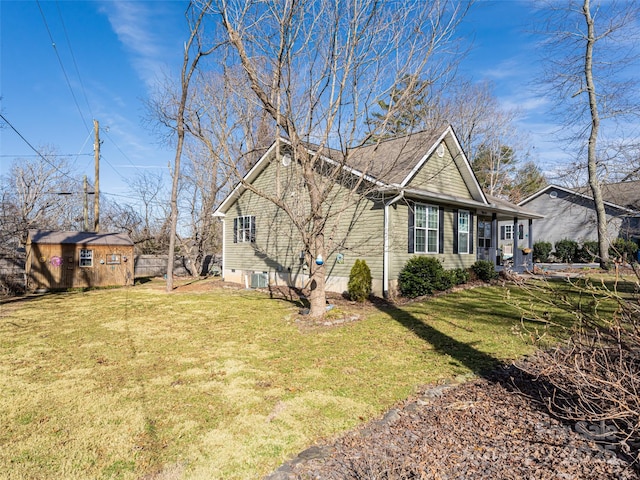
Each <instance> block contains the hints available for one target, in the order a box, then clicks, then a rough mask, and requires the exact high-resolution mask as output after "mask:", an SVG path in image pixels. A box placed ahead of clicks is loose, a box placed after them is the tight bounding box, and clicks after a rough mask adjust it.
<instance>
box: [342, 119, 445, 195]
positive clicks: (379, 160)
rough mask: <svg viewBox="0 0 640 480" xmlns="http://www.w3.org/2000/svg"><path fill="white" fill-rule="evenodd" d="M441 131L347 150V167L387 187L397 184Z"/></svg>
mask: <svg viewBox="0 0 640 480" xmlns="http://www.w3.org/2000/svg"><path fill="white" fill-rule="evenodd" d="M444 131H445V129H441V130H438V131H431V132H426V131H425V132H418V133H413V134H409V135H405V136H402V137H397V138H393V139H391V140H384V141H381V142H378V143H375V144H372V145H364V146H362V147H358V148H354V149H353V150H349V153H348V160H347V164H348V165H349V167H351V168H353V169H355V170H357V171H359V172H363V173H365V174H367V175H369V176H371V177H373V178H375V179H376V180H379V181H381V182H384V183H386V184H388V185H393V184H400V183H402V181H403V180H404V179H405V178H406V177H407V175H409V173H410V172H411V170H412V169H413V168H414V167H415V166H416V164H417V163H418V162H419V161H420V160H421V159H422V158H423V157H424V156H425V155H426V154H427V152H428V151H429V149H430V148H432V147H433V146H434V144H435V142H436V141H437V140H438V138H440V136H441V135H442V134H443V132H444Z"/></svg>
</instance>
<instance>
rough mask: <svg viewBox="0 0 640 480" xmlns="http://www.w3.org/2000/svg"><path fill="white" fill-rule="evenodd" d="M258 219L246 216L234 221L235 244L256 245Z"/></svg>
mask: <svg viewBox="0 0 640 480" xmlns="http://www.w3.org/2000/svg"><path fill="white" fill-rule="evenodd" d="M255 241H256V217H254V216H250V215H245V216H242V217H236V218H234V219H233V243H245V242H250V243H255Z"/></svg>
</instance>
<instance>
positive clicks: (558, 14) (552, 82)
mask: <svg viewBox="0 0 640 480" xmlns="http://www.w3.org/2000/svg"><path fill="white" fill-rule="evenodd" d="M543 13H544V15H545V24H544V32H545V33H546V34H548V35H549V41H548V42H547V44H546V46H547V49H546V50H545V51H546V53H547V56H546V58H545V62H544V65H546V72H545V81H546V82H547V84H548V85H549V86H550V87H551V89H552V91H553V92H554V93H556V94H557V96H558V100H559V101H558V105H557V106H558V112H559V113H560V117H561V118H562V119H563V121H564V124H565V127H566V128H567V129H569V130H570V132H571V135H572V136H571V138H570V140H571V141H572V145H574V146H576V147H577V148H576V152H577V155H576V156H577V157H578V158H583V157H582V155H583V154H584V153H585V151H586V159H587V162H586V165H587V172H588V181H589V187H590V189H591V193H592V196H593V199H594V204H595V209H596V217H597V224H598V244H599V261H600V265H601V267H602V268H608V260H609V253H608V248H609V245H608V243H609V239H608V238H607V224H606V214H605V208H604V202H603V198H602V192H601V188H600V184H601V183H602V181H603V180H606V178H605V175H606V164H605V160H606V158H607V156H608V155H607V152H606V150H605V149H603V148H600V147H601V143H600V142H601V139H602V138H603V137H604V138H607V134H606V133H605V132H604V130H605V129H607V130H608V131H609V132H611V133H609V134H608V138H609V139H610V138H612V136H613V135H615V134H616V127H619V126H620V125H621V124H622V123H623V121H624V119H626V118H629V117H630V116H633V115H637V114H638V113H637V108H636V107H635V106H634V102H637V100H638V97H637V94H636V90H635V89H634V88H632V87H633V85H634V84H635V81H634V79H633V78H632V77H631V76H629V74H628V73H629V72H632V71H633V70H632V68H631V67H632V65H634V64H635V62H637V58H638V53H639V52H638V50H637V38H638V30H637V28H638V24H637V19H638V2H637V1H621V2H615V1H614V2H598V1H596V3H595V4H594V5H592V4H591V2H590V0H572V1H569V2H567V3H566V4H562V6H558V5H557V3H555V2H554V3H550V4H549V6H548V8H547V9H546V10H545V11H544V12H543ZM626 69H629V70H626ZM636 105H637V103H636Z"/></svg>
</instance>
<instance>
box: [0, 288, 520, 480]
mask: <svg viewBox="0 0 640 480" xmlns="http://www.w3.org/2000/svg"><path fill="white" fill-rule="evenodd" d="M503 293H504V292H503V291H502V290H501V289H500V288H497V287H496V288H486V289H476V290H471V291H467V292H459V293H456V294H452V295H446V296H442V297H439V298H437V299H433V300H430V301H427V302H421V303H416V304H412V305H409V306H406V307H402V308H388V309H382V310H380V309H370V310H368V311H367V312H366V314H364V315H363V316H362V317H361V319H360V320H359V321H356V322H350V323H347V324H344V325H341V326H335V327H331V328H318V329H311V330H308V329H307V330H304V329H302V330H301V329H300V328H299V326H298V325H297V324H296V322H295V318H296V313H297V311H298V306H296V305H294V304H293V303H291V302H287V301H282V300H271V299H269V298H268V296H267V295H265V294H264V293H259V292H251V291H244V290H233V289H223V288H213V289H189V288H184V289H181V288H179V289H178V290H177V291H176V292H174V293H172V294H166V293H164V291H163V285H161V284H159V283H153V282H152V283H150V284H146V285H138V286H135V287H130V288H126V289H119V290H96V291H90V292H75V293H65V294H51V295H45V296H42V297H36V298H33V299H31V300H29V301H22V302H13V303H12V304H11V306H7V305H2V306H0V342H1V347H2V349H1V353H0V389H2V392H3V394H2V396H1V397H0V412H2V414H1V416H0V472H4V474H5V475H6V476H7V478H12V479H49V478H67V479H85V478H98V479H99V478H104V479H107V478H118V479H133V478H141V477H143V476H145V475H147V477H146V478H149V479H151V478H153V479H156V480H158V479H174V478H189V479H200V478H202V479H205V478H206V479H211V478H224V479H234V478H237V479H245V478H259V477H260V476H262V475H264V474H266V473H268V472H269V471H272V470H273V469H274V468H276V467H277V466H278V465H279V464H280V463H282V462H283V461H284V460H286V459H287V458H288V457H290V456H291V455H293V454H295V453H297V452H298V451H300V450H302V449H304V448H306V447H307V446H309V445H310V444H312V443H313V442H314V441H316V440H318V439H319V438H323V437H329V436H332V435H335V434H336V433H338V432H341V431H344V430H345V429H349V428H351V427H353V426H355V425H356V424H358V423H360V422H363V421H366V420H369V419H371V418H372V417H374V416H376V415H379V414H381V413H382V412H383V411H385V410H386V409H388V408H389V407H390V406H391V405H393V404H394V403H395V402H397V401H398V400H400V399H402V398H404V397H406V396H407V395H409V394H411V393H413V392H414V391H415V390H416V389H417V388H418V387H419V386H420V385H423V384H426V383H433V382H438V381H442V380H444V379H447V378H452V377H455V376H456V375H460V374H465V373H469V372H470V371H477V370H480V369H481V368H485V367H488V366H490V365H491V364H494V363H495V362H496V361H498V360H503V359H508V358H515V357H517V356H519V355H521V354H523V353H528V352H530V351H531V349H532V347H531V346H530V345H528V344H527V343H526V342H524V341H523V340H522V339H521V338H520V336H518V335H516V334H514V332H513V331H512V327H513V325H515V324H517V323H518V322H519V320H520V316H519V314H518V313H517V311H516V310H515V309H514V308H512V307H508V306H504V305H503V303H502V296H503ZM341 308H346V309H347V310H348V305H347V306H344V307H341ZM360 313H361V314H362V312H360Z"/></svg>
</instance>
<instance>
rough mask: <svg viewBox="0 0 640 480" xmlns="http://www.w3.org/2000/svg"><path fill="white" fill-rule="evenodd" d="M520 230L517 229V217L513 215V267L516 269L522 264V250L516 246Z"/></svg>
mask: <svg viewBox="0 0 640 480" xmlns="http://www.w3.org/2000/svg"><path fill="white" fill-rule="evenodd" d="M519 234H520V232H519V231H518V217H513V234H512V237H513V268H514V269H516V268H518V267H519V266H520V265H522V252H521V251H520V249H519V248H518V247H519V245H518V237H519V236H520V235H519Z"/></svg>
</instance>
